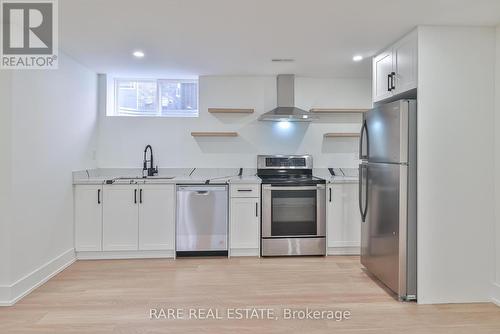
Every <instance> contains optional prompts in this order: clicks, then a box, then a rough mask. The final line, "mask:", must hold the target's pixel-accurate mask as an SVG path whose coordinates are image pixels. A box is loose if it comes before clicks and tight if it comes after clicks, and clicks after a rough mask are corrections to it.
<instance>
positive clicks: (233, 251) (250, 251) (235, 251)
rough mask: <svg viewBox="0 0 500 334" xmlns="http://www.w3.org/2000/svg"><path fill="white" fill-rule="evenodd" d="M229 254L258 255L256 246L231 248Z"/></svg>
mask: <svg viewBox="0 0 500 334" xmlns="http://www.w3.org/2000/svg"><path fill="white" fill-rule="evenodd" d="M230 255H231V256H259V249H258V248H231V254H230Z"/></svg>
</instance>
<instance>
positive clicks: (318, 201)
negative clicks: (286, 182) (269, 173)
mask: <svg viewBox="0 0 500 334" xmlns="http://www.w3.org/2000/svg"><path fill="white" fill-rule="evenodd" d="M325 192H326V190H325V185H324V184H319V185H316V186H273V185H269V184H265V185H262V237H263V238H290V237H323V236H325V229H326V228H325V221H326V206H325V205H326V203H325V201H326V199H325V195H326V194H325Z"/></svg>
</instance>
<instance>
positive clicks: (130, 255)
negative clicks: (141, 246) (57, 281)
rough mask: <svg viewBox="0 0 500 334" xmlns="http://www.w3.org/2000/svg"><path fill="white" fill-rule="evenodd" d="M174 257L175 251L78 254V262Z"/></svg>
mask: <svg viewBox="0 0 500 334" xmlns="http://www.w3.org/2000/svg"><path fill="white" fill-rule="evenodd" d="M174 257H175V251H174V250H162V251H105V252H76V258H77V259H78V260H120V259H163V258H174Z"/></svg>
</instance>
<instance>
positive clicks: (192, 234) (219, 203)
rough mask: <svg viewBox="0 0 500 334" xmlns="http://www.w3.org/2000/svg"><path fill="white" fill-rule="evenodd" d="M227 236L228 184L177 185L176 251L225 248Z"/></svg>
mask: <svg viewBox="0 0 500 334" xmlns="http://www.w3.org/2000/svg"><path fill="white" fill-rule="evenodd" d="M227 235H228V195H227V186H225V185H224V186H178V188H177V228H176V250H177V251H218V250H227Z"/></svg>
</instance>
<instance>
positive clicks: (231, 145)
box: [98, 76, 371, 168]
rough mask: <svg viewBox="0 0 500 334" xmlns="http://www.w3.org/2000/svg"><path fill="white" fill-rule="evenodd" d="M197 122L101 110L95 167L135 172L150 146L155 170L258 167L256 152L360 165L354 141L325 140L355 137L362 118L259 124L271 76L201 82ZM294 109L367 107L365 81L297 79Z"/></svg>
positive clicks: (272, 87) (271, 92)
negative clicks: (329, 135) (334, 135)
mask: <svg viewBox="0 0 500 334" xmlns="http://www.w3.org/2000/svg"><path fill="white" fill-rule="evenodd" d="M199 90H200V96H199V107H200V117H199V118H127V117H106V116H105V110H102V109H101V110H100V125H99V127H100V130H99V145H98V147H99V151H98V165H99V167H140V166H141V163H142V158H143V157H142V152H143V150H144V147H145V145H146V144H151V145H152V146H153V148H154V151H155V158H156V157H157V158H158V159H157V161H158V164H159V165H160V167H192V166H193V167H196V166H199V167H253V168H254V167H255V164H256V161H255V160H256V155H257V154H266V153H269V154H272V153H284V154H291V153H309V154H313V155H314V158H315V166H317V167H326V166H339V167H355V166H357V162H358V160H357V156H356V152H357V145H358V143H357V140H356V139H327V140H324V139H323V133H325V132H332V131H345V132H358V131H359V127H360V122H361V117H360V116H359V115H358V116H352V115H351V116H336V117H332V119H330V121H332V120H333V122H329V123H311V124H308V123H300V124H299V123H292V126H291V128H290V129H288V130H283V129H280V128H279V127H278V124H277V123H274V122H259V121H257V118H258V116H259V114H261V113H264V112H266V111H269V110H271V109H273V108H275V107H276V78H275V77H257V76H256V77H251V76H248V77H216V76H210V77H201V78H200V87H199ZM295 90H296V104H297V105H298V106H300V107H302V108H304V109H306V110H308V109H309V108H311V107H332V108H335V107H339V108H349V107H350V108H370V107H371V80H370V79H312V78H300V77H298V78H296V83H295ZM209 107H232V108H255V113H254V114H251V115H214V114H209V113H208V111H207V109H208V108H209ZM191 131H238V132H239V136H238V137H236V138H193V137H191V135H190V132H191Z"/></svg>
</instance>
